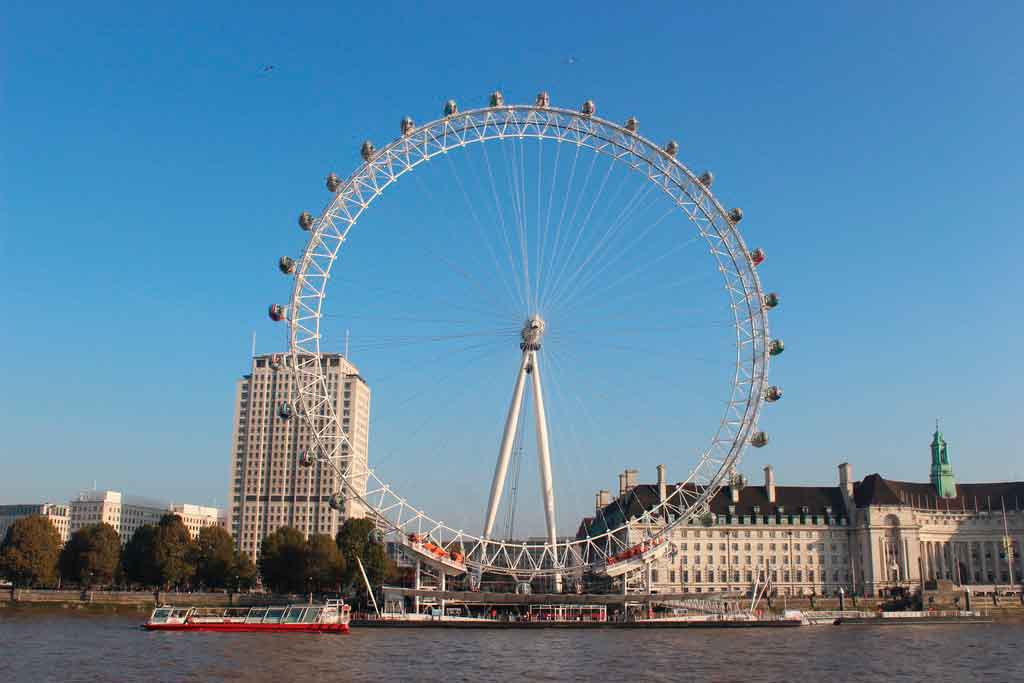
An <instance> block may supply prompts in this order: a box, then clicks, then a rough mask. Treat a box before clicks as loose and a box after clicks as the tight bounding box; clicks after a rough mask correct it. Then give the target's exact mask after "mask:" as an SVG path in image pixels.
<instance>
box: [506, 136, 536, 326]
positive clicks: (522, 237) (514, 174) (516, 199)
mask: <svg viewBox="0 0 1024 683" xmlns="http://www.w3.org/2000/svg"><path fill="white" fill-rule="evenodd" d="M508 146H509V147H511V148H512V154H511V158H510V156H509V154H508V153H507V152H506V151H505V141H504V140H503V141H502V144H501V151H502V154H503V155H504V157H505V161H506V163H507V164H508V166H509V169H510V173H509V177H510V178H511V181H512V187H511V190H512V193H511V194H512V197H511V204H512V212H513V215H514V217H515V220H516V232H517V235H518V238H519V262H520V265H521V266H522V269H523V282H524V283H525V286H526V290H525V296H526V304H525V306H526V309H527V310H529V306H530V304H531V303H532V302H533V294H532V289H533V280H532V279H531V278H530V260H529V254H528V250H527V245H526V215H525V214H526V209H525V207H524V206H523V195H522V192H521V190H520V187H521V185H522V184H523V183H524V182H525V178H520V163H519V155H518V152H517V148H516V138H515V137H514V136H513V137H511V138H509V139H508Z"/></svg>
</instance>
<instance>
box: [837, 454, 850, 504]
mask: <svg viewBox="0 0 1024 683" xmlns="http://www.w3.org/2000/svg"><path fill="white" fill-rule="evenodd" d="M839 488H841V489H842V490H843V495H844V496H846V497H847V498H853V465H851V464H850V463H848V462H844V463H841V464H840V465H839Z"/></svg>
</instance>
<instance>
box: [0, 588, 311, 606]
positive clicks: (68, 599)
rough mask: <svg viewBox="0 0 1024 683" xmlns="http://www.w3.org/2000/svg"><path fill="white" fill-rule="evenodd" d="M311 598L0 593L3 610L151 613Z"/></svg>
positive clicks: (159, 593) (18, 590)
mask: <svg viewBox="0 0 1024 683" xmlns="http://www.w3.org/2000/svg"><path fill="white" fill-rule="evenodd" d="M307 599H308V596H303V595H273V594H270V593H237V594H228V593H174V592H167V591H82V590H33V589H27V588H11V589H4V590H2V591H0V607H2V606H31V605H41V606H44V605H51V606H62V605H63V606H75V607H78V606H81V607H86V606H96V607H104V606H106V607H126V608H131V607H135V608H138V609H151V608H152V607H153V606H154V605H156V604H176V603H177V604H182V605H186V604H187V605H196V606H201V607H232V606H239V607H246V606H250V605H281V604H289V603H297V602H305V601H306V600H307Z"/></svg>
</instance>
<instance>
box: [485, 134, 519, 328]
mask: <svg viewBox="0 0 1024 683" xmlns="http://www.w3.org/2000/svg"><path fill="white" fill-rule="evenodd" d="M480 150H481V151H482V152H483V156H484V161H485V162H486V166H487V178H488V180H489V181H490V186H491V197H492V199H493V200H494V206H495V207H496V209H497V211H498V222H499V224H500V225H501V236H502V239H503V240H504V243H505V253H506V255H507V256H508V264H509V266H511V268H512V274H513V278H514V279H515V283H516V289H517V290H518V291H519V299H520V301H521V302H522V304H523V308H524V309H525V308H526V296H525V294H524V289H523V286H522V284H521V283H520V282H519V275H518V272H519V269H518V268H517V267H516V263H515V257H513V255H512V243H511V242H510V241H509V239H508V229H507V228H506V227H505V211H504V209H502V208H501V201H500V200H499V199H498V188H497V185H496V184H495V181H494V172H493V170H492V169H491V158H490V155H488V154H487V145H480Z"/></svg>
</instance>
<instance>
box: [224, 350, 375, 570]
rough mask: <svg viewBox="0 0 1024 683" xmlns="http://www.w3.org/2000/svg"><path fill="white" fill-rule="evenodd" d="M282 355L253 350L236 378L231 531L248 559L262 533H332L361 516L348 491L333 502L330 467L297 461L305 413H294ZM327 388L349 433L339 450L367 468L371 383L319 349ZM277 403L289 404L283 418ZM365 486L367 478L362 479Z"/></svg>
mask: <svg viewBox="0 0 1024 683" xmlns="http://www.w3.org/2000/svg"><path fill="white" fill-rule="evenodd" d="M288 362H289V357H288V356H287V355H284V354H272V355H261V356H256V357H254V358H253V359H252V367H251V371H250V372H249V374H247V375H245V376H244V377H242V378H241V379H239V380H238V382H237V385H236V389H235V414H234V422H233V426H232V454H231V494H230V497H229V500H230V508H229V516H230V522H229V530H230V531H231V533H232V535H233V536H234V537H235V543H236V545H237V547H238V549H239V550H241V551H244V552H247V553H248V554H249V555H250V556H251V557H252V558H253V559H256V557H257V556H258V555H259V547H260V543H261V541H262V540H263V538H264V537H265V536H266V535H267V534H269V533H271V532H272V531H274V530H275V529H278V528H280V527H282V526H292V527H295V528H297V529H300V530H301V531H303V532H305V533H306V535H307V536H308V535H310V534H329V535H331V536H334V535H335V534H336V533H337V532H338V528H339V526H340V524H341V523H342V522H344V520H345V519H346V518H348V517H359V516H362V510H361V508H360V506H359V505H358V503H357V501H354V500H352V498H351V497H350V496H348V497H346V499H345V501H344V506H343V509H341V510H333V509H331V507H330V505H329V504H328V501H329V499H330V497H331V495H332V494H335V493H343V492H342V491H341V482H340V481H339V479H338V477H337V475H336V474H335V473H334V472H333V471H332V470H331V468H329V467H321V465H319V464H315V465H313V466H312V467H302V466H301V465H300V455H301V453H302V452H303V451H304V450H305V449H306V448H309V447H310V445H311V439H310V434H309V431H308V429H307V428H306V425H305V422H304V421H303V419H302V418H301V417H300V416H298V415H295V414H294V413H295V412H296V410H295V405H294V403H295V395H294V391H295V388H294V386H293V380H292V373H291V371H290V369H289V368H288V367H287V364H288ZM322 362H323V363H324V369H325V370H326V372H327V382H328V389H329V391H330V392H331V396H332V398H333V400H334V409H335V411H336V413H337V415H338V416H339V418H340V420H341V424H340V425H339V427H340V429H341V430H342V432H343V433H344V434H345V435H346V436H347V437H348V441H349V442H350V443H351V448H350V447H349V445H347V444H346V445H343V446H342V451H343V453H345V454H347V455H349V457H350V458H351V462H352V467H354V468H355V469H356V470H357V471H365V469H366V463H367V452H368V449H369V429H370V426H369V425H370V387H369V386H368V385H367V384H366V381H365V380H364V379H363V378H362V377H361V376H360V375H359V370H358V369H357V368H356V367H355V366H354V365H352V364H351V363H350V362H348V360H346V359H345V358H344V357H343V356H342V355H340V354H324V355H323V358H322ZM282 404H286V405H288V406H289V407H290V408H291V411H292V413H293V415H292V417H291V418H290V419H282V418H281V417H280V416H279V414H278V411H279V409H280V407H281V405H282ZM363 487H365V481H364V482H363Z"/></svg>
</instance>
